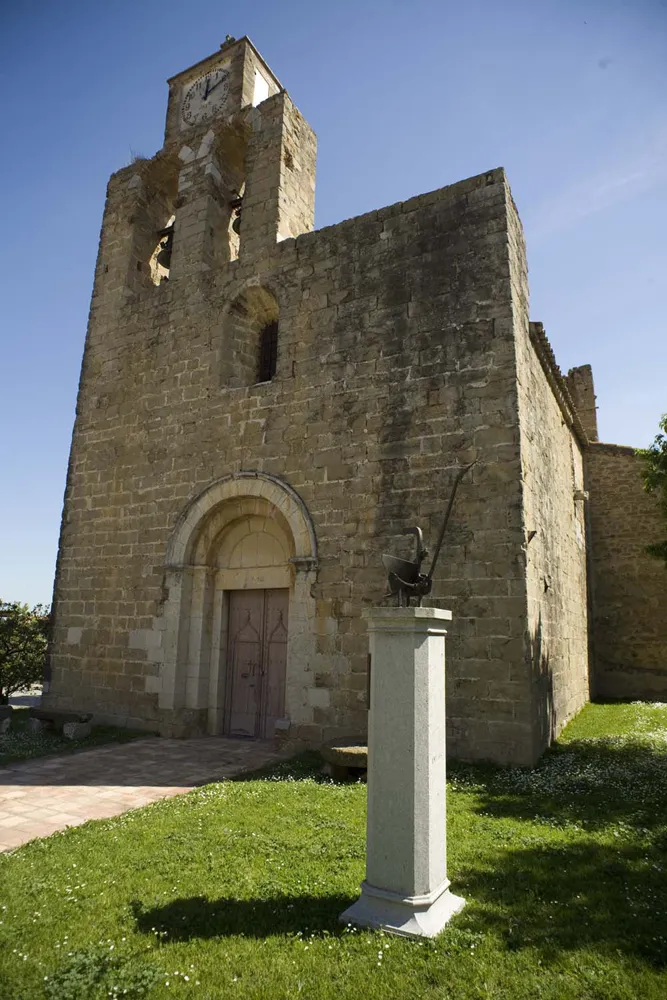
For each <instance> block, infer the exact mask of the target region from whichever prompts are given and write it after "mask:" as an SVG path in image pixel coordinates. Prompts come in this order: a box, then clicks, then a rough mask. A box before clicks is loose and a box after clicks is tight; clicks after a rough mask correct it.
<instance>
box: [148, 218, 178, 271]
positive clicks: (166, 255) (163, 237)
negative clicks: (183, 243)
mask: <svg viewBox="0 0 667 1000" xmlns="http://www.w3.org/2000/svg"><path fill="white" fill-rule="evenodd" d="M175 221H176V216H175V215H172V216H170V218H169V219H168V220H167V222H166V225H165V226H164V227H163V228H162V229H160V230H158V232H157V234H156V235H157V243H156V245H155V249H154V250H153V253H152V254H151V257H150V260H149V268H150V273H151V281H152V282H153V284H154V285H161V284H162V282H163V281H169V270H170V268H171V253H172V250H173V246H174V222H175Z"/></svg>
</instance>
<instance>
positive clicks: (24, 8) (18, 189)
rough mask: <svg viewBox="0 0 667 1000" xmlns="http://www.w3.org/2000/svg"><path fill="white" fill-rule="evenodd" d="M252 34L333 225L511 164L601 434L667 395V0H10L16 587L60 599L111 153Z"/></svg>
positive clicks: (3, 273) (10, 378)
mask: <svg viewBox="0 0 667 1000" xmlns="http://www.w3.org/2000/svg"><path fill="white" fill-rule="evenodd" d="M227 33H230V34H232V35H235V36H237V37H239V36H241V35H243V34H247V35H249V36H250V37H251V38H252V39H253V41H254V42H255V44H256V45H257V47H258V48H259V50H260V51H261V52H262V54H263V55H264V57H265V59H266V60H267V62H268V63H269V65H270V66H271V68H272V69H273V70H274V72H275V73H276V74H277V75H278V77H279V78H280V80H281V82H282V83H283V85H284V86H285V87H286V88H287V89H288V91H289V92H290V94H291V96H292V98H293V100H294V101H295V103H296V104H297V106H298V107H299V108H300V109H301V111H302V112H303V113H304V115H305V116H306V118H307V119H308V121H309V122H310V124H311V125H312V126H313V128H314V129H315V131H316V132H317V134H318V139H319V152H318V174H317V180H318V183H317V220H316V221H317V226H318V227H319V226H324V225H329V224H331V223H335V222H338V221H340V220H342V219H344V218H349V217H350V216H353V215H358V214H360V213H362V212H366V211H369V210H371V209H373V208H378V207H381V206H383V205H388V204H391V203H393V202H395V201H401V200H404V199H406V198H409V197H411V196H412V195H415V194H420V193H422V192H425V191H429V190H432V189H434V188H437V187H441V186H442V185H444V184H449V183H452V182H455V181H457V180H460V179H462V178H464V177H468V176H471V175H472V174H477V173H480V172H481V171H484V170H487V169H489V168H491V167H496V166H504V167H505V168H506V170H507V172H508V175H509V179H510V183H511V185H512V190H513V193H514V198H515V201H516V202H517V205H518V208H519V212H520V214H521V217H522V219H523V223H524V226H525V231H526V238H527V245H528V263H529V268H530V282H531V317H532V318H533V319H536V320H541V321H542V322H543V323H544V325H545V328H546V330H547V333H548V335H549V337H550V339H551V342H552V344H553V346H554V349H555V351H556V355H557V358H558V361H559V364H560V366H561V368H562V369H563V370H564V371H567V369H568V368H570V367H572V366H574V365H579V364H584V363H590V364H592V365H593V371H594V376H595V380H596V388H597V393H598V405H599V411H598V416H599V423H600V431H601V437H602V439H603V440H607V441H614V442H618V443H623V444H635V445H644V446H645V445H647V444H648V443H649V442H650V441H651V440H652V438H653V436H654V435H655V433H656V431H657V424H658V419H659V417H660V415H661V413H663V412H664V411H666V410H667V335H666V322H665V303H664V289H665V285H666V278H665V275H666V274H667V240H666V239H665V233H666V232H667V198H666V197H665V187H666V184H667V0H626V2H619V0H604V2H574V0H547V2H543V0H505V2H503V3H498V2H497V0H468V2H467V3H460V2H457V3H451V2H448V0H440V2H436V0H412V2H410V3H408V2H407V0H404V2H400V3H398V2H391V0H382V2H380V0H355V2H350V0H338V2H337V3H336V4H324V3H319V2H316V0H308V2H305V0H303V2H302V0H282V2H276V0H273V2H268V0H254V2H253V3H251V4H250V3H243V2H238V0H237V2H236V3H234V4H226V3H222V2H213V0H188V2H187V3H185V2H182V0H181V2H178V3H177V2H175V0H161V2H160V3H157V4H156V3H154V2H151V3H148V2H146V0H114V3H109V4H107V3H104V4H102V3H96V2H90V0H59V2H58V3H53V2H46V0H23V2H22V3H20V4H18V3H12V4H10V3H9V2H6V3H3V4H2V5H0V78H1V82H2V94H3V102H2V110H3V116H2V128H3V132H4V135H3V140H4V141H3V143H2V144H3V147H4V155H3V157H2V160H1V162H0V172H1V177H0V181H1V185H0V190H1V191H2V195H3V211H2V228H1V230H0V233H1V235H0V285H1V293H2V305H3V307H2V313H1V314H0V315H1V321H0V338H1V341H2V355H1V357H2V363H1V365H0V419H1V421H2V432H3V433H2V485H3V488H2V490H1V491H0V595H1V596H2V597H3V598H4V599H16V600H23V601H27V602H30V603H34V602H37V601H44V602H48V601H50V598H51V588H52V580H53V572H54V566H55V557H56V549H57V541H58V532H59V524H60V513H61V506H62V496H63V490H64V485H65V472H66V465H67V456H68V452H69V444H70V435H71V430H72V424H73V419H74V406H75V401H76V389H77V382H78V377H79V367H80V361H81V353H82V350H83V341H84V336H85V329H86V320H87V314H88V306H89V300H90V293H91V287H92V277H93V268H94V263H95V255H96V252H97V241H98V238H99V227H100V222H101V216H102V208H103V204H104V194H105V187H106V182H107V179H108V176H109V174H110V173H111V172H112V171H114V170H116V169H118V168H119V167H121V166H124V165H125V164H126V163H128V162H129V160H130V158H131V155H132V153H141V154H144V155H152V154H153V153H154V152H155V151H156V150H157V149H158V148H159V147H160V146H161V144H162V132H163V127H164V113H165V108H166V98H167V88H166V85H165V80H166V78H167V77H169V76H171V75H173V74H174V73H177V72H178V71H180V70H181V69H184V68H185V67H187V66H189V65H190V64H191V63H193V62H195V61H197V60H198V59H200V58H202V57H203V56H205V55H208V54H209V53H210V52H213V51H215V50H216V49H217V47H218V45H219V43H220V42H221V41H222V40H223V39H224V37H225V35H226V34H227Z"/></svg>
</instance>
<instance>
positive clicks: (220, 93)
mask: <svg viewBox="0 0 667 1000" xmlns="http://www.w3.org/2000/svg"><path fill="white" fill-rule="evenodd" d="M168 83H169V102H168V107H167V120H166V127H165V144H164V147H163V150H164V151H165V152H166V151H172V156H173V157H176V158H177V159H178V162H179V168H180V169H179V178H178V191H177V198H176V202H177V206H178V208H177V210H175V211H174V220H173V226H174V228H173V239H172V237H171V235H170V234H168V235H167V239H168V241H169V242H168V244H167V249H168V251H169V252H171V247H172V245H173V256H172V257H171V259H170V261H169V263H170V267H169V272H170V273H169V278H170V280H173V279H177V278H180V277H183V276H184V275H188V274H192V273H195V272H201V271H209V270H211V269H216V268H218V267H220V266H221V265H224V264H225V263H226V262H227V261H230V260H235V259H237V258H238V257H243V258H245V259H246V260H247V259H248V257H253V258H254V257H255V256H257V255H258V254H259V255H261V254H262V251H263V249H265V248H267V249H268V248H269V247H270V246H271V245H272V244H275V242H276V241H278V240H282V239H287V238H289V237H295V236H299V235H300V234H301V233H304V232H309V231H310V230H312V228H313V225H314V198H315V176H314V175H315V152H316V142H315V136H314V134H313V132H312V130H311V129H310V127H309V126H308V124H307V122H306V121H305V119H304V118H303V117H302V116H301V114H300V113H299V112H298V110H297V109H296V108H295V107H294V105H293V104H292V102H291V100H290V98H289V96H288V95H287V93H286V91H285V90H284V89H283V88H282V86H281V84H280V82H279V80H278V79H277V77H276V76H275V75H274V74H273V73H272V72H271V70H270V69H269V67H268V66H267V64H266V63H265V62H264V60H263V59H262V57H261V56H260V55H259V53H258V52H257V50H256V49H255V47H254V45H253V44H252V42H251V41H250V39H248V38H245V37H244V38H241V39H239V40H238V41H237V40H235V39H231V38H229V39H228V40H227V41H226V42H225V43H224V44H223V45H222V46H221V47H220V49H219V51H218V52H216V53H214V54H213V55H211V56H208V57H207V58H206V59H203V60H201V61H200V62H198V63H196V64H195V65H194V66H191V67H189V68H188V69H186V70H184V71H183V72H181V73H178V74H177V75H176V76H174V77H172V78H171V79H170V80H169V81H168Z"/></svg>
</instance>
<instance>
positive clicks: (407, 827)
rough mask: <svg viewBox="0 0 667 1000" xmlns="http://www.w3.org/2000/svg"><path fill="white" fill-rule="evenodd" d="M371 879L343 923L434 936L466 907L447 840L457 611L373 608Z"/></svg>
mask: <svg viewBox="0 0 667 1000" xmlns="http://www.w3.org/2000/svg"><path fill="white" fill-rule="evenodd" d="M364 617H365V618H366V619H367V621H368V631H369V639H370V653H371V685H370V688H371V700H370V716H369V725H368V820H367V856H366V879H365V881H364V882H363V883H362V886H361V897H360V898H359V899H358V900H357V902H356V903H354V904H353V905H352V906H351V907H349V909H347V910H346V911H345V912H344V913H343V914H342V915H341V920H342V921H344V922H347V921H350V922H352V923H356V924H361V925H363V926H367V927H379V928H382V929H383V930H386V931H390V932H392V933H394V934H402V935H405V936H408V937H433V936H434V935H436V934H437V933H438V932H439V931H441V930H442V928H443V927H444V926H445V924H446V923H447V921H448V920H449V919H450V917H452V916H453V915H454V914H455V913H458V911H459V910H461V909H462V907H463V906H464V904H465V900H463V899H462V898H461V897H459V896H454V895H453V894H452V893H451V892H450V891H449V880H448V878H447V853H446V839H445V635H446V630H445V628H444V623H445V622H446V621H450V620H451V617H452V615H451V612H450V611H441V610H439V609H438V608H370V609H368V610H366V611H365V612H364Z"/></svg>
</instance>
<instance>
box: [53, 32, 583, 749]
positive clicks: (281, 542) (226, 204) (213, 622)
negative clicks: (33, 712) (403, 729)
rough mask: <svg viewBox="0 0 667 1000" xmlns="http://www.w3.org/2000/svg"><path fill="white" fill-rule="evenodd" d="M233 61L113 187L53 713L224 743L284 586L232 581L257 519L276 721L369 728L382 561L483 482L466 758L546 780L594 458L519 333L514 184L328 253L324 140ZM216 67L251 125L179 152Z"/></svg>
mask: <svg viewBox="0 0 667 1000" xmlns="http://www.w3.org/2000/svg"><path fill="white" fill-rule="evenodd" d="M230 46H231V47H230V48H229V49H226V48H225V47H223V50H224V51H223V54H222V56H220V55H219V54H218V56H217V57H210V59H209V60H204V61H203V63H201V64H197V66H195V67H191V68H190V70H187V71H185V73H184V74H180V75H179V77H176V78H173V80H172V81H170V85H171V90H170V95H171V96H170V105H169V113H168V117H167V131H166V140H165V146H164V148H163V149H162V150H161V151H160V152H159V153H158V154H156V156H155V157H154V158H153V159H152V160H146V161H140V162H138V163H135V164H132V165H131V166H130V167H127V168H125V169H124V170H121V171H119V172H118V173H117V174H115V175H114V176H113V177H112V179H111V181H110V184H109V190H108V197H107V204H106V208H105V217H104V223H103V227H102V234H101V242H100V252H99V256H98V262H97V268H96V277H95V289H94V293H93V300H92V304H91V314H90V323H89V330H88V336H87V340H86V348H85V354H84V361H83V367H82V375H81V384H80V391H79V399H78V405H77V418H76V424H75V428H74V435H73V441H72V452H71V458H70V466H69V472H68V480H67V489H66V496H65V510H64V515H63V524H62V533H61V544H60V552H59V557H58V568H57V578H56V587H55V599H54V608H55V610H54V632H53V640H52V643H51V646H50V667H51V671H52V674H51V686H50V691H49V692H48V694H47V695H46V696H45V704H46V705H51V706H52V707H62V708H80V709H86V710H89V711H93V712H94V713H95V714H96V716H97V717H98V718H99V719H104V720H107V721H113V722H116V723H121V724H127V725H132V726H144V727H149V728H155V729H161V731H162V732H165V733H170V734H181V735H183V734H186V733H200V732H206V731H208V732H220V726H221V724H222V719H223V715H224V713H223V711H222V708H223V705H222V697H223V695H222V692H223V688H224V676H225V674H226V671H227V668H226V662H225V655H226V648H225V641H224V635H225V627H226V626H225V610H224V588H228V590H233V589H238V588H240V587H250V586H252V587H260V583H258V581H260V582H261V580H266V579H268V577H266V574H264V575H262V573H256V572H255V570H256V569H257V567H256V566H253V565H250V564H248V565H245V566H244V567H243V570H244V572H243V574H239V573H234V572H232V567H228V566H225V565H223V564H221V563H220V559H224V552H225V551H226V549H225V545H224V544H222V541H221V539H222V535H223V533H224V532H225V531H226V530H227V527H228V526H229V524H231V523H232V522H231V520H230V519H233V518H237V520H238V519H240V518H247V519H248V521H249V522H250V521H252V522H253V523H257V524H260V525H262V524H263V525H265V529H266V530H263V531H262V532H260V534H263V535H264V536H265V541H264V544H265V545H266V546H267V547H268V548H267V551H268V549H271V546H272V545H273V542H270V539H274V541H275V540H276V539H278V541H276V542H275V544H276V545H277V546H278V549H279V550H280V551H281V552H283V554H284V557H285V558H284V565H282V566H278V565H277V564H276V565H274V566H273V567H272V574H273V575H271V579H272V580H273V581H274V582H273V583H271V584H270V585H269V584H267V583H264V584H261V586H267V587H268V586H274V587H280V588H282V587H285V586H286V585H287V583H288V582H290V581H291V587H290V603H289V629H288V633H289V640H288V642H289V643H290V645H289V646H288V650H289V655H288V667H287V670H288V676H287V683H286V690H287V704H286V712H287V715H288V717H289V718H288V720H281V721H286V723H287V725H288V726H289V727H290V733H291V735H292V736H293V737H296V738H298V739H301V740H304V741H306V742H308V743H311V744H317V743H319V742H321V741H322V740H326V739H329V738H332V737H334V736H337V735H343V734H345V735H351V734H354V733H356V734H363V733H364V732H365V729H366V723H367V712H366V709H367V706H366V690H367V651H368V642H367V635H366V629H365V624H364V622H363V620H362V617H361V611H362V609H363V607H364V606H365V605H368V604H378V603H381V602H382V601H383V599H384V598H385V596H386V589H387V584H386V576H385V572H384V570H383V567H382V562H381V556H382V553H383V552H393V553H395V554H397V555H405V556H408V555H412V554H413V551H414V538H413V537H412V536H406V535H405V532H406V530H407V529H408V528H409V527H411V526H412V525H415V524H417V525H420V526H421V527H422V528H423V530H424V534H425V537H426V539H427V541H430V543H431V546H432V545H433V543H434V540H435V537H436V535H437V532H438V529H439V527H440V524H441V520H442V517H443V515H444V511H445V508H446V505H447V500H448V495H449V491H450V489H451V484H452V482H453V479H454V477H455V475H456V472H457V470H458V469H459V468H460V466H461V465H462V464H467V463H470V462H473V460H474V461H475V465H474V467H473V469H472V471H471V472H470V473H469V474H468V475H467V476H466V478H465V479H464V480H463V482H462V484H461V486H460V489H459V494H458V497H457V503H456V506H455V508H454V512H453V516H452V520H451V522H450V527H449V531H448V534H447V537H446V539H445V545H444V547H443V550H442V553H441V558H440V562H439V564H438V568H437V572H436V573H435V576H434V587H433V593H432V595H431V598H430V601H431V603H433V604H434V605H435V606H440V607H443V608H447V609H450V610H451V611H452V612H453V616H454V617H453V623H452V627H451V630H450V635H449V637H448V641H447V647H448V655H447V676H448V718H447V724H448V730H449V732H448V746H449V749H450V752H451V753H452V754H454V755H455V756H459V757H464V758H468V759H492V760H496V761H499V762H511V763H520V764H530V763H533V762H534V761H535V759H536V757H537V755H538V754H539V752H540V751H541V750H542V749H543V747H544V746H545V745H546V743H547V742H548V741H549V739H550V737H551V736H552V735H553V734H554V733H555V732H557V731H558V730H559V729H560V727H561V726H562V724H563V722H564V721H565V720H566V719H567V718H568V717H569V716H570V715H571V714H572V713H573V712H574V711H575V710H576V708H578V707H579V706H580V704H582V702H583V700H584V699H585V697H586V691H587V664H586V586H585V569H584V565H585V556H584V541H583V537H584V533H583V520H582V519H583V513H582V508H581V504H582V502H583V501H582V499H581V498H579V499H577V490H580V487H581V485H582V460H581V448H580V442H582V441H585V437H586V435H585V433H584V431H583V428H582V425H581V421H580V420H579V417H578V415H577V413H576V410H575V408H574V405H573V403H572V398H571V396H570V395H569V391H568V389H567V386H566V383H565V380H563V379H562V377H561V375H560V372H558V370H557V367H556V365H555V362H554V361H553V356H552V355H551V354H550V349H548V350H547V349H546V348H544V345H543V344H542V341H541V340H540V338H539V337H537V339H536V338H535V336H533V335H531V330H530V329H529V323H528V286H527V268H526V258H525V248H524V243H523V235H522V232H521V225H520V222H519V219H518V216H517V214H516V210H515V208H514V204H513V202H512V198H511V194H510V191H509V187H508V185H507V181H506V178H505V174H504V172H503V171H502V170H501V169H498V170H492V171H490V172H488V173H485V174H481V175H479V176H477V177H472V178H469V179H468V180H465V181H461V182H460V183H458V184H453V185H450V186H449V187H446V188H442V189H441V190H438V191H434V192H431V193H430V194H426V195H422V196H420V197H416V198H412V199H410V200H409V201H406V202H403V203H400V204H397V205H392V206H389V207H387V208H383V209H380V210H378V211H374V212H370V213H368V214H366V215H363V216H360V217H358V218H355V219H350V220H347V221H346V222H342V223H340V224H339V225H336V226H332V227H330V228H327V229H323V230H320V231H317V232H311V231H310V230H311V229H312V226H313V211H314V169H315V148H316V144H315V136H314V134H313V132H312V130H311V129H310V127H309V126H308V124H307V123H306V122H305V121H304V120H303V118H302V117H301V115H300V114H299V112H298V111H297V109H296V108H295V107H294V105H293V104H292V102H291V101H290V99H289V98H288V96H287V95H286V94H285V93H284V92H283V91H280V92H274V91H275V90H276V88H277V86H278V84H277V81H276V80H275V78H274V77H273V76H272V74H270V72H269V71H268V69H267V68H266V67H264V68H265V69H267V72H268V76H267V77H266V79H267V80H269V79H270V82H271V87H270V91H271V96H269V97H268V99H266V100H264V101H262V103H260V104H258V106H256V107H252V106H250V103H251V89H252V84H253V80H254V73H255V71H256V69H257V66H258V65H259V64H258V63H257V62H256V61H257V59H259V56H258V55H257V53H256V52H255V50H254V49H253V48H252V47H251V46H250V43H249V42H248V41H247V40H245V39H244V40H241V41H240V42H239V43H233V44H232V43H230ZM243 53H245V55H243V58H241V56H242V54H243ZM216 58H222V59H223V60H227V59H229V60H231V62H230V74H231V79H232V90H233V91H234V93H235V94H236V98H235V100H237V105H236V109H237V110H236V112H234V113H233V114H231V115H229V116H227V117H225V118H224V119H221V120H220V121H217V122H215V123H209V124H202V125H201V127H199V126H196V127H194V126H193V127H192V128H188V129H185V128H184V126H183V123H182V122H181V121H180V119H179V101H180V100H181V99H182V94H183V92H184V91H183V86H184V85H185V86H189V85H190V84H191V82H192V80H193V79H194V78H195V77H196V76H197V75H199V74H200V73H201V72H202V68H203V67H209V68H210V67H211V66H215V65H216ZM262 65H263V64H262ZM244 185H245V187H244ZM242 188H243V190H244V192H245V193H244V196H243V202H242V209H241V217H240V232H238V231H237V230H238V229H239V226H238V225H236V229H234V228H233V226H232V219H233V217H234V216H233V213H234V212H237V211H238V208H239V205H238V195H239V193H240V191H241V189H242ZM172 217H175V219H174V229H173V252H172V254H171V261H170V264H169V272H168V280H162V281H161V283H158V284H155V281H156V272H155V269H154V268H153V269H151V267H149V266H148V264H149V261H150V260H152V259H154V258H155V239H156V233H157V231H158V230H160V229H161V228H162V227H164V226H165V225H166V223H167V220H168V219H170V218H172ZM237 222H238V218H237ZM151 255H153V257H151ZM161 277H165V275H162V274H160V273H157V280H159V279H160V278H161ZM276 323H277V329H278V349H277V364H276V370H275V375H274V377H272V378H271V379H270V381H263V382H258V378H259V371H260V369H259V368H258V367H257V365H256V364H255V360H254V359H255V358H256V355H257V351H258V345H259V344H260V343H265V340H263V337H264V335H265V333H266V330H267V328H269V327H270V328H271V330H275V324H276ZM534 332H535V331H533V333H534ZM540 345H542V346H540ZM547 347H548V345H547ZM542 348H544V349H542ZM262 371H263V369H262ZM262 377H265V375H263V376H262ZM580 381H581V380H580ZM584 383H585V379H584V380H583V382H582V383H581V384H582V385H584ZM574 388H577V389H578V388H579V382H577V386H574V387H573V391H574ZM584 388H585V386H584ZM582 391H583V390H582ZM582 398H583V397H582ZM589 403H590V399H589ZM589 416H590V414H589ZM593 416H594V398H593ZM272 519H275V525H274V527H275V526H277V525H280V530H279V531H278V530H277V531H276V532H275V533H274V532H272V531H271V530H269V528H270V525H271V523H272ZM186 528H187V532H186V534H185V535H184V534H183V532H184V531H185V530H186ZM267 539H268V541H267ZM278 549H275V548H274V549H271V551H274V553H275V552H277V551H278ZM288 552H289V556H288ZM272 558H273V557H272ZM276 558H278V556H276ZM276 574H278V575H277V576H276ZM278 578H279V579H280V580H281V581H282V582H280V583H279V584H277V583H275V580H276V579H278ZM215 581H217V583H216V582H215ZM220 581H224V582H223V583H221V582H220ZM235 581H236V582H235ZM376 669H381V665H376Z"/></svg>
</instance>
